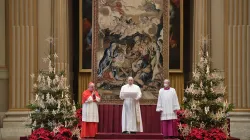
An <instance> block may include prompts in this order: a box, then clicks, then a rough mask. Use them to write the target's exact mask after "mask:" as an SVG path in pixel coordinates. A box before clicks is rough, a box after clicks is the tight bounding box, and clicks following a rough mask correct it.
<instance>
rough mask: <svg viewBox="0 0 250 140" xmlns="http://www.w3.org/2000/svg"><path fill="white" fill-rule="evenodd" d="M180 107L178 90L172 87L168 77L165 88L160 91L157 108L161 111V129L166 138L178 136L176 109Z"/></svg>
mask: <svg viewBox="0 0 250 140" xmlns="http://www.w3.org/2000/svg"><path fill="white" fill-rule="evenodd" d="M179 109H180V105H179V102H178V98H177V94H176V91H175V89H174V88H171V87H170V81H169V80H168V79H166V80H164V88H161V89H160V91H159V95H158V102H157V108H156V111H157V112H161V131H162V134H163V136H164V137H165V138H172V137H176V136H178V132H177V126H176V124H175V122H174V120H176V119H177V115H176V111H177V110H179Z"/></svg>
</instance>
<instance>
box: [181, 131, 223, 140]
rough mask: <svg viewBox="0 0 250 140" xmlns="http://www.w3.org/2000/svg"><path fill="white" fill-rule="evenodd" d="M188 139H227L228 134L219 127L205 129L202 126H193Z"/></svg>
mask: <svg viewBox="0 0 250 140" xmlns="http://www.w3.org/2000/svg"><path fill="white" fill-rule="evenodd" d="M185 139H186V140H226V139H227V135H226V134H225V133H224V132H223V131H222V130H221V129H219V128H212V129H210V130H204V129H201V128H192V129H191V132H190V133H189V135H188V136H186V137H185Z"/></svg>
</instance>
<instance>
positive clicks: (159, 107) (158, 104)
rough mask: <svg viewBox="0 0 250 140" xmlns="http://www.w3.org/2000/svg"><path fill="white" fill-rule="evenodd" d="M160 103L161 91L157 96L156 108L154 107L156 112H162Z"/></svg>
mask: <svg viewBox="0 0 250 140" xmlns="http://www.w3.org/2000/svg"><path fill="white" fill-rule="evenodd" d="M162 110H163V109H162V102H161V90H159V95H158V101H157V107H156V111H157V112H160V111H162Z"/></svg>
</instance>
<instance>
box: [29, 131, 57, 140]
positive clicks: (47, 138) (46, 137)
mask: <svg viewBox="0 0 250 140" xmlns="http://www.w3.org/2000/svg"><path fill="white" fill-rule="evenodd" d="M51 139H53V134H52V133H51V132H50V131H49V130H46V129H44V128H38V129H36V130H35V131H33V132H32V134H31V135H30V136H29V140H51Z"/></svg>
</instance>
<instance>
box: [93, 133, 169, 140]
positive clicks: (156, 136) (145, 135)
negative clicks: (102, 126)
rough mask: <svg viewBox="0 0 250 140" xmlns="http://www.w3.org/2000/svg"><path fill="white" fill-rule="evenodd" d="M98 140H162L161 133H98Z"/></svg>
mask: <svg viewBox="0 0 250 140" xmlns="http://www.w3.org/2000/svg"><path fill="white" fill-rule="evenodd" d="M96 139H161V140H163V139H164V138H163V135H162V134H161V133H136V134H122V133H97V134H96Z"/></svg>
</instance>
